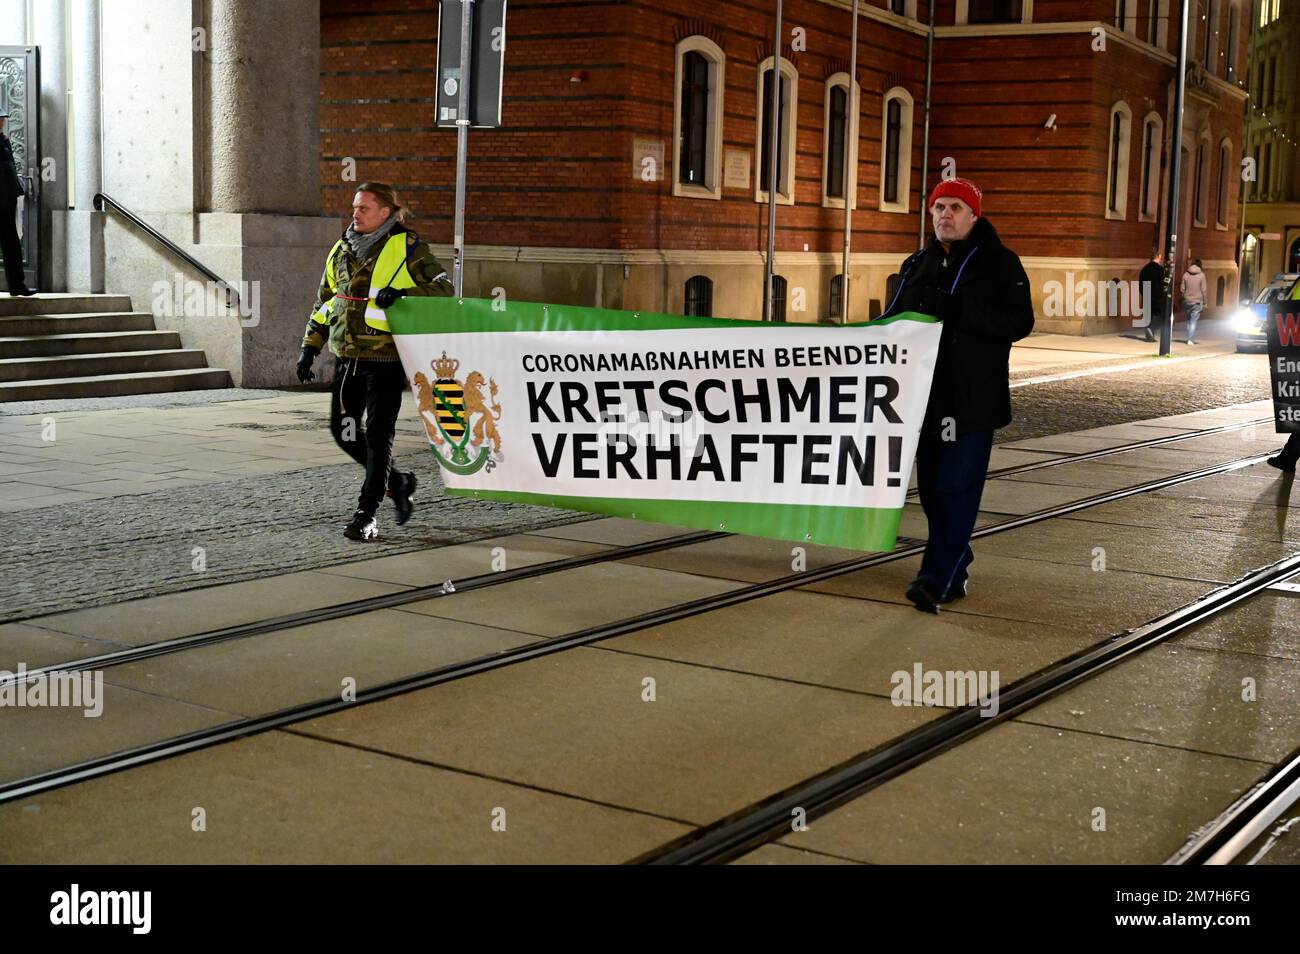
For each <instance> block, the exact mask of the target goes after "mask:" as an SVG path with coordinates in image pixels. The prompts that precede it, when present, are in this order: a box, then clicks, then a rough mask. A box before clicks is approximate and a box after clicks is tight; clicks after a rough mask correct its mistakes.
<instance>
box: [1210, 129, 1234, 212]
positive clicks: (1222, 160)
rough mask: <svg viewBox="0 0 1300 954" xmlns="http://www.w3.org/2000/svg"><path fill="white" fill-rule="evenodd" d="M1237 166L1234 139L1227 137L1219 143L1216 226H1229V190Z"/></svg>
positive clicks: (1215, 203)
mask: <svg viewBox="0 0 1300 954" xmlns="http://www.w3.org/2000/svg"><path fill="white" fill-rule="evenodd" d="M1235 171H1236V170H1235V168H1234V167H1233V164H1232V140H1230V139H1227V138H1225V139H1224V140H1223V142H1221V143H1219V188H1218V190H1217V192H1216V193H1215V200H1214V225H1215V227H1216V228H1220V229H1226V228H1227V227H1228V202H1229V200H1230V196H1229V191H1230V189H1231V185H1232V179H1233V173H1234V172H1235Z"/></svg>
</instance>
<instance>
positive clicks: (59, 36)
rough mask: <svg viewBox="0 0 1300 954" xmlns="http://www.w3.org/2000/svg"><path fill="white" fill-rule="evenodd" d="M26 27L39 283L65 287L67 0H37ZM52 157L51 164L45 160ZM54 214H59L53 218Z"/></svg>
mask: <svg viewBox="0 0 1300 954" xmlns="http://www.w3.org/2000/svg"><path fill="white" fill-rule="evenodd" d="M29 26H30V30H31V33H32V39H33V41H34V42H35V44H36V45H37V46H38V47H40V51H41V154H40V155H39V156H32V157H29V159H28V166H29V167H31V168H32V169H33V170H34V174H35V176H36V178H37V180H38V182H37V191H38V194H39V195H40V202H41V250H40V254H41V263H40V278H39V281H40V287H41V288H43V289H50V290H56V291H58V290H62V289H64V288H66V287H67V272H66V268H65V266H66V257H65V256H64V255H63V254H62V249H63V248H64V246H65V244H66V241H67V239H66V233H65V231H64V229H65V223H66V217H65V216H64V215H63V213H66V212H67V210H68V174H69V171H70V170H69V169H68V71H67V55H68V49H67V42H66V28H67V0H45V2H44V3H38V4H36V5H35V8H34V15H33V17H32V22H31V23H30V24H29ZM51 159H52V160H53V163H52V164H51V163H50V162H49V160H51ZM47 170H49V171H47ZM50 171H52V175H50ZM47 176H49V177H48V178H47ZM54 213H59V215H58V216H57V218H56V216H55V215H54ZM56 233H58V234H56ZM56 250H58V251H57V252H56Z"/></svg>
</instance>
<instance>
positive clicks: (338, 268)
mask: <svg viewBox="0 0 1300 954" xmlns="http://www.w3.org/2000/svg"><path fill="white" fill-rule="evenodd" d="M402 232H405V233H406V243H407V258H406V267H407V270H408V271H409V272H410V273H411V278H412V279H414V281H415V283H416V287H415V288H411V289H408V290H407V292H406V293H407V294H408V295H421V296H428V297H432V296H434V295H450V294H452V290H453V289H452V284H451V280H450V279H449V278H448V277H447V270H446V269H445V268H443V267H442V264H441V263H440V262H439V261H438V260H437V259H436V258H434V256H433V252H432V250H431V249H430V248H429V246H428V245H425V244H424V243H423V242H421V241H420V239H419V237H418V236H416V234H415V233H414V232H411V231H408V230H406V229H404V228H402V227H401V226H398V227H397V229H395V230H394V232H393V234H394V235H400V234H401V233H402ZM383 246H384V242H378V243H376V245H375V247H374V248H373V249H371V251H370V254H369V255H368V256H366V259H365V261H362V262H358V261H357V260H356V257H355V256H353V254H352V249H351V248H349V247H348V243H347V242H342V243H340V244H339V247H338V248H337V249H336V250H335V252H334V278H335V285H334V287H330V283H329V272H328V269H327V270H326V271H324V272H322V273H321V280H320V288H319V289H317V292H316V305H315V306H314V307H313V308H312V314H313V316H314V315H315V313H316V312H317V311H318V310H319V309H320V307H321V306H322V305H323V304H325V302H327V301H329V300H330V299H331V298H334V296H336V295H346V296H348V297H347V298H334V303H333V305H331V307H330V323H329V324H328V325H322V324H317V323H316V321H315V320H313V318H309V319H307V331H306V334H304V335H303V339H302V347H304V348H310V349H312V350H314V351H320V350H321V348H322V347H323V346H324V344H325V341H326V340H327V339H328V341H329V346H330V351H332V352H334V354H335V355H337V356H338V357H340V358H368V359H370V360H373V361H397V360H398V356H397V345H396V344H395V343H394V342H393V336H392V335H390V334H388V333H387V332H385V331H380V330H379V329H377V328H371V327H370V326H369V325H367V324H366V318H365V315H366V299H367V298H368V297H369V295H370V275H371V272H372V271H373V270H374V267H375V262H376V261H377V260H378V259H379V252H380V250H381V249H382V248H383ZM354 298H355V299H361V300H360V301H350V300H349V299H354Z"/></svg>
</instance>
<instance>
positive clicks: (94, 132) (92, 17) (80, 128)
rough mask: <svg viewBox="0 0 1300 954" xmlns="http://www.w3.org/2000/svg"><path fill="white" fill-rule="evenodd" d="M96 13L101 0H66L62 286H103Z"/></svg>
mask: <svg viewBox="0 0 1300 954" xmlns="http://www.w3.org/2000/svg"><path fill="white" fill-rule="evenodd" d="M100 16H101V0H70V4H69V9H68V19H69V26H70V28H71V29H70V31H69V32H70V33H71V39H72V76H71V78H70V79H71V83H70V85H71V89H72V148H73V187H74V188H73V194H72V195H71V196H70V197H69V199H70V204H71V205H72V206H73V209H72V210H70V211H69V212H68V213H67V216H66V222H67V227H66V228H67V241H66V243H65V246H64V248H65V251H66V256H67V264H66V274H67V289H68V291H79V292H102V291H103V290H104V213H102V212H96V211H94V208H95V206H94V197H95V193H96V192H99V191H100V190H101V189H102V188H103V175H104V172H103V159H104V156H103V128H102V119H101V114H102V111H101V107H102V103H101V90H100V51H99V38H100ZM56 254H57V251H56Z"/></svg>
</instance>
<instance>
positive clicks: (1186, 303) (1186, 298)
mask: <svg viewBox="0 0 1300 954" xmlns="http://www.w3.org/2000/svg"><path fill="white" fill-rule="evenodd" d="M1179 291H1180V292H1181V293H1182V296H1183V310H1184V311H1186V312H1187V343H1188V344H1189V345H1194V344H1196V321H1197V319H1198V318H1200V317H1201V309H1202V308H1204V307H1205V272H1203V271H1201V260H1200V259H1199V258H1194V259H1192V264H1190V265H1188V266H1187V271H1185V272H1183V281H1182V284H1181V286H1180V287H1179Z"/></svg>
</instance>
